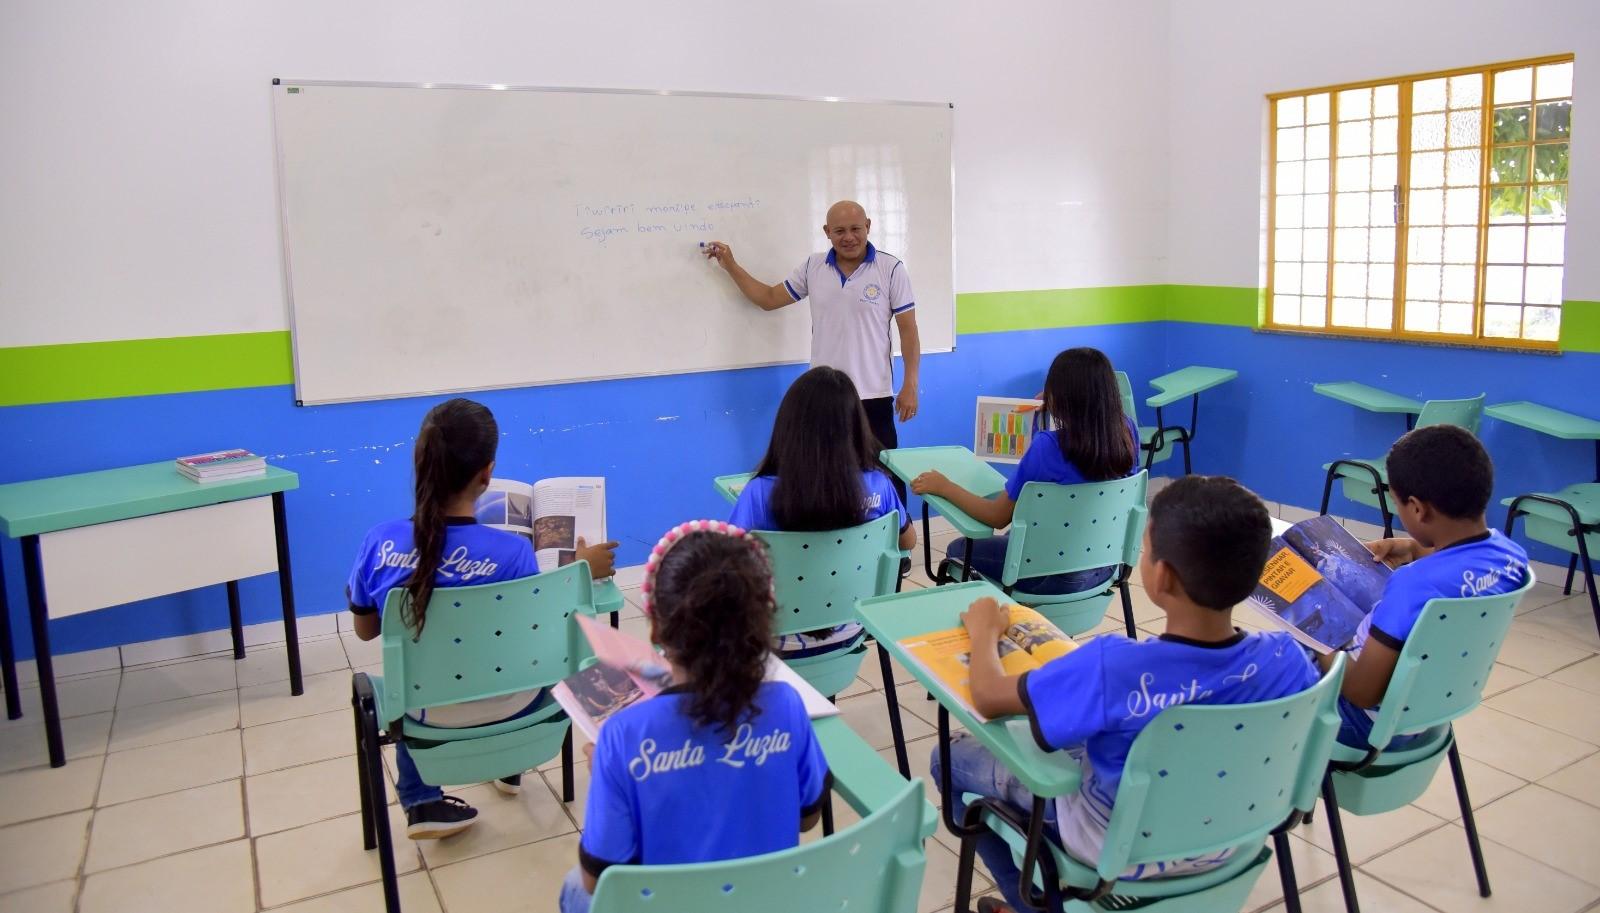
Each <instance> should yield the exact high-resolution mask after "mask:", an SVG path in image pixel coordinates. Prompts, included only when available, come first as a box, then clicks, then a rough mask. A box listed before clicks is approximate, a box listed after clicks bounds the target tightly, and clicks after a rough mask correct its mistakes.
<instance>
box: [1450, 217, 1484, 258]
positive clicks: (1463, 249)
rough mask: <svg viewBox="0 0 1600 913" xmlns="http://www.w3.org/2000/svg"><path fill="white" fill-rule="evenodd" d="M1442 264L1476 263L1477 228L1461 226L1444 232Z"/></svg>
mask: <svg viewBox="0 0 1600 913" xmlns="http://www.w3.org/2000/svg"><path fill="white" fill-rule="evenodd" d="M1444 262H1446V263H1471V264H1474V265H1476V264H1477V262H1478V226H1476V225H1473V226H1470V227H1468V226H1462V227H1460V228H1446V229H1445V230H1444Z"/></svg>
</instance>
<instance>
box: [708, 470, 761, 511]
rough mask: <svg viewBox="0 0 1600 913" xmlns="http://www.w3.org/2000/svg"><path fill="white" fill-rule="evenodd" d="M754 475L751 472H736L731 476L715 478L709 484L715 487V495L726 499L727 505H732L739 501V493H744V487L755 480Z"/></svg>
mask: <svg viewBox="0 0 1600 913" xmlns="http://www.w3.org/2000/svg"><path fill="white" fill-rule="evenodd" d="M755 475H756V474H755V473H753V472H736V473H734V474H733V475H731V476H717V477H716V478H714V479H712V480H711V484H712V485H714V486H716V489H717V494H719V495H722V496H723V497H724V498H726V499H727V500H728V503H729V504H733V503H735V502H737V501H738V500H739V492H741V491H744V487H745V485H746V484H748V483H749V481H750V480H751V479H753V478H755Z"/></svg>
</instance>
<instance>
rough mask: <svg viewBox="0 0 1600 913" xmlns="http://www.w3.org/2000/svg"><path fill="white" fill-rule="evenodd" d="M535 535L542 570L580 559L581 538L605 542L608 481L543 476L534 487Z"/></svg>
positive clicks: (595, 478) (533, 524)
mask: <svg viewBox="0 0 1600 913" xmlns="http://www.w3.org/2000/svg"><path fill="white" fill-rule="evenodd" d="M532 514H533V517H532V523H531V524H530V525H531V527H532V536H533V551H534V557H536V558H537V559H538V561H539V569H540V570H542V571H552V570H555V569H556V568H558V567H564V566H566V565H568V564H571V563H572V562H573V561H574V560H576V558H577V548H578V540H579V539H583V540H584V541H586V542H588V543H589V544H590V545H594V544H597V543H600V542H605V541H606V480H605V479H603V478H600V477H597V476H586V477H579V476H568V477H563V478H555V479H544V480H542V481H540V482H537V483H535V484H534V486H533V507H532Z"/></svg>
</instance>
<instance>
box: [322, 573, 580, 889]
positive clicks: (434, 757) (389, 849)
mask: <svg viewBox="0 0 1600 913" xmlns="http://www.w3.org/2000/svg"><path fill="white" fill-rule="evenodd" d="M408 598H409V597H408V594H407V593H406V591H405V590H404V589H401V588H396V589H393V590H390V591H389V595H388V599H387V600H386V601H385V603H384V608H383V628H382V638H383V641H382V642H383V674H382V675H368V674H367V673H365V672H357V673H356V674H355V675H354V676H353V679H352V690H353V694H352V697H351V704H352V706H353V707H354V710H355V730H356V769H357V772H358V774H359V788H360V791H361V836H362V845H363V846H364V847H365V848H366V849H369V850H370V849H373V848H374V847H376V848H377V849H378V860H379V866H380V869H381V871H382V875H383V893H384V903H385V909H387V910H388V911H390V913H398V911H399V909H400V895H399V887H398V885H397V883H396V881H395V867H394V855H393V852H394V846H393V842H392V837H391V835H390V833H389V817H388V815H387V814H386V813H385V812H384V807H385V805H386V804H387V800H386V799H385V798H384V790H385V785H384V784H385V782H386V778H385V775H384V772H383V761H382V758H381V756H380V752H379V749H380V747H381V746H383V745H387V744H390V743H393V742H397V741H400V740H402V739H403V740H405V743H406V748H407V750H408V751H409V752H410V754H411V759H412V760H413V761H415V762H416V765H417V772H418V773H419V774H420V775H421V776H422V780H423V782H426V783H431V784H434V785H438V786H454V785H460V784H466V783H483V782H486V781H490V780H495V779H498V778H500V777H508V776H511V775H513V774H520V773H522V772H524V771H527V770H532V769H534V768H536V767H538V766H539V765H540V764H543V763H544V762H546V761H548V760H550V759H551V758H553V757H555V756H556V753H557V752H560V754H561V790H562V799H563V800H564V801H567V802H571V801H572V799H573V778H572V732H571V726H570V721H569V720H568V719H567V715H566V713H565V712H563V711H562V710H561V707H560V706H559V705H558V704H556V703H555V702H554V701H550V702H549V703H548V704H547V705H546V706H543V707H541V708H539V709H538V710H535V711H534V712H533V713H531V714H528V715H527V716H523V717H519V718H517V719H514V720H506V721H502V722H497V723H490V724H488V725H485V726H472V727H467V728H462V729H442V728H439V727H434V726H428V725H426V724H424V723H420V722H417V721H416V720H414V719H412V718H411V717H410V716H408V715H407V714H409V713H411V712H413V711H417V710H422V709H424V708H427V707H439V706H443V705H445V704H455V703H460V702H462V701H472V700H479V699H481V698H490V697H498V696H500V695H504V694H511V693H514V692H517V691H529V690H534V689H538V688H547V687H549V686H551V685H554V684H556V683H557V682H559V681H561V680H562V679H564V678H566V677H567V676H569V675H572V674H574V673H576V672H577V671H578V670H579V668H580V667H581V666H582V664H583V661H584V660H585V659H587V658H589V656H590V655H591V654H590V650H589V644H588V640H587V639H586V638H585V637H584V636H583V634H582V632H581V630H580V629H579V628H578V625H577V624H576V623H574V622H573V621H572V615H573V614H574V613H583V614H587V615H593V614H594V596H593V591H592V585H591V581H590V579H589V563H588V562H587V561H578V562H575V563H573V564H569V565H567V566H565V567H563V568H560V569H558V570H554V571H550V572H549V573H544V574H539V575H537V576H533V577H523V578H521V579H518V580H508V581H504V582H501V583H490V584H484V585H482V586H463V587H450V588H442V589H436V590H434V591H433V596H432V598H431V599H430V600H429V602H428V613H427V624H426V625H425V626H424V627H423V630H422V634H421V636H420V637H413V636H412V635H411V631H410V629H409V628H407V626H406V623H405V619H404V615H405V612H404V611H403V609H404V606H405V604H406V600H407V599H408Z"/></svg>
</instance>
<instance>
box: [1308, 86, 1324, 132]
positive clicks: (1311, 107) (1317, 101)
mask: <svg viewBox="0 0 1600 913" xmlns="http://www.w3.org/2000/svg"><path fill="white" fill-rule="evenodd" d="M1327 122H1328V93H1326V92H1319V93H1318V94H1316V95H1307V96H1306V123H1307V124H1308V125H1309V124H1325V123H1327Z"/></svg>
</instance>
